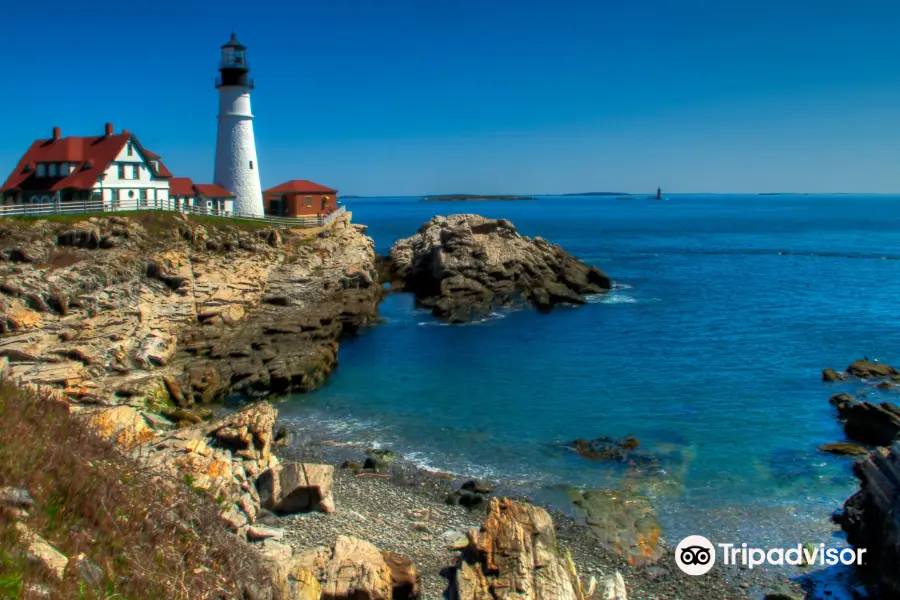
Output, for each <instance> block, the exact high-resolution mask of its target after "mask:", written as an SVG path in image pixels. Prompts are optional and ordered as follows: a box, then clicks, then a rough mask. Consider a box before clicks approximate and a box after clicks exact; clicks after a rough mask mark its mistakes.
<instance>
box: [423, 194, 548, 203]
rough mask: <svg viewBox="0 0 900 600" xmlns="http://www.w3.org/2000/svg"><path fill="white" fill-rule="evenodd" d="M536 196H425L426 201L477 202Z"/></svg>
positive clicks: (506, 200)
mask: <svg viewBox="0 0 900 600" xmlns="http://www.w3.org/2000/svg"><path fill="white" fill-rule="evenodd" d="M535 199H536V198H535V197H534V196H480V195H477V194H446V195H443V196H425V197H424V198H423V200H424V201H425V202H475V201H478V200H502V201H504V202H515V201H520V200H535Z"/></svg>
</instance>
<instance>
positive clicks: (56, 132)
mask: <svg viewBox="0 0 900 600" xmlns="http://www.w3.org/2000/svg"><path fill="white" fill-rule="evenodd" d="M61 136H62V130H61V129H60V128H59V127H54V128H53V139H54V140H58V139H59V138H60V137H61Z"/></svg>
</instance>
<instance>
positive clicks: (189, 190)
mask: <svg viewBox="0 0 900 600" xmlns="http://www.w3.org/2000/svg"><path fill="white" fill-rule="evenodd" d="M169 196H170V197H172V196H188V197H193V196H194V182H193V181H191V178H190V177H173V178H172V179H170V180H169Z"/></svg>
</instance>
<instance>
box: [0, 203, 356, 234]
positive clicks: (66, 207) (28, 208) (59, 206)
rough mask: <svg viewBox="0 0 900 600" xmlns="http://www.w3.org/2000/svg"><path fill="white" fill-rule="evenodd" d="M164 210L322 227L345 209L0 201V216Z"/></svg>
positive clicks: (272, 223)
mask: <svg viewBox="0 0 900 600" xmlns="http://www.w3.org/2000/svg"><path fill="white" fill-rule="evenodd" d="M143 210H164V211H171V212H181V213H184V214H192V215H201V216H209V217H223V218H232V219H242V220H253V221H262V222H265V223H269V224H271V225H276V226H281V227H304V228H305V227H322V226H324V225H328V224H329V223H331V222H332V221H334V220H335V219H336V218H338V217H339V216H341V215H343V214H344V213H345V209H344V207H343V206H338V208H337V210H336V211H334V212H333V213H331V214H330V215H328V216H327V217H271V216H268V215H266V216H259V215H251V214H244V213H239V212H231V211H221V210H216V209H212V208H205V207H203V206H184V203H181V205H177V204H176V203H175V201H173V200H137V199H128V200H120V201H118V202H115V203H113V202H111V201H109V200H73V201H68V202H42V203H34V204H10V205H6V206H3V205H0V217H42V216H52V215H74V214H91V213H115V212H123V211H143Z"/></svg>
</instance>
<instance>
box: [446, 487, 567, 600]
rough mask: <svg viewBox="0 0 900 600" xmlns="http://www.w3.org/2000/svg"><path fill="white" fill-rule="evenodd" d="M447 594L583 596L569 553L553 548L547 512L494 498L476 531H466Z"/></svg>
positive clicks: (531, 599)
mask: <svg viewBox="0 0 900 600" xmlns="http://www.w3.org/2000/svg"><path fill="white" fill-rule="evenodd" d="M513 590H514V591H515V594H514V595H513V594H512V591H513ZM449 597H450V598H451V599H453V600H493V599H495V598H513V597H515V598H517V599H520V600H584V598H585V594H584V591H583V590H582V588H581V582H580V581H579V580H578V575H577V573H576V570H575V565H574V563H573V562H572V559H571V557H570V556H569V554H568V553H567V552H564V551H561V550H560V548H559V546H558V543H557V540H556V532H555V530H554V527H553V520H552V519H551V518H550V515H549V514H547V511H545V510H544V509H542V508H538V507H536V506H532V505H530V504H523V503H520V502H514V501H512V500H509V499H506V498H504V499H502V500H500V499H497V498H494V499H492V500H491V504H490V507H489V509H488V516H487V518H486V519H485V520H484V523H483V524H482V526H481V529H478V530H472V531H470V532H469V545H468V546H467V547H466V549H465V550H464V551H463V553H462V555H461V557H460V561H459V564H458V566H457V568H456V571H455V574H454V577H452V578H451V585H450V593H449Z"/></svg>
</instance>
